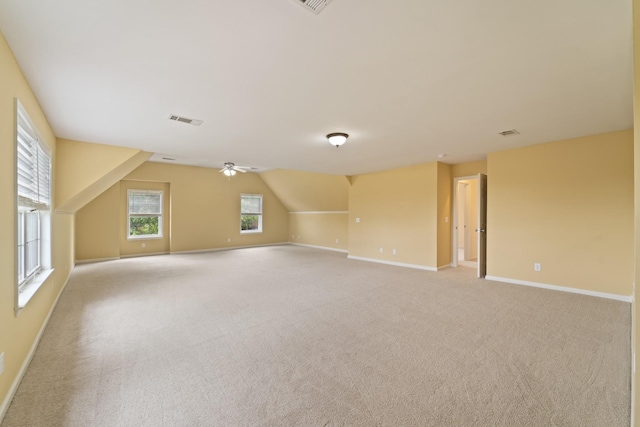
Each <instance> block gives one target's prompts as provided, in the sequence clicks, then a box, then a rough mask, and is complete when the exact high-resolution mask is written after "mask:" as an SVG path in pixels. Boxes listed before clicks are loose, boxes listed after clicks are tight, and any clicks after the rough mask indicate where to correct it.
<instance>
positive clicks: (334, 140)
mask: <svg viewBox="0 0 640 427" xmlns="http://www.w3.org/2000/svg"><path fill="white" fill-rule="evenodd" d="M347 138H349V135H348V134H346V133H342V132H334V133H330V134H329V135H327V139H328V140H329V144H331V145H334V146H336V148H337V147H340V146H341V145H342V144H344V143H345V142H347Z"/></svg>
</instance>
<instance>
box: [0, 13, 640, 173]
mask: <svg viewBox="0 0 640 427" xmlns="http://www.w3.org/2000/svg"><path fill="white" fill-rule="evenodd" d="M296 1H297V0H244V1H238V0H206V1H205V0H181V1H166V0H153V1H152V0H111V1H95V0H90V1H89V0H58V1H47V0H0V31H2V33H3V34H4V36H5V37H6V39H7V40H8V42H9V44H10V46H11V48H12V50H13V52H14V54H15V56H16V58H17V60H18V62H19V64H20V66H21V68H22V70H23V72H24V73H25V75H26V77H27V80H28V81H29V83H30V85H31V87H32V89H33V90H34V92H35V94H36V96H37V97H38V99H39V101H40V103H41V105H42V108H43V110H44V112H45V114H46V115H47V118H48V120H49V122H50V123H51V125H52V127H53V129H54V132H55V133H56V135H57V136H58V137H61V138H68V139H75V140H80V141H87V142H97V143H102V144H111V145H119V146H127V147H134V148H141V149H144V150H146V151H150V152H154V153H161V154H164V155H165V157H167V155H168V157H174V158H176V159H177V161H178V162H182V163H187V164H197V165H203V166H211V167H216V166H221V165H222V163H223V162H225V161H231V162H235V163H236V164H241V165H249V166H256V167H260V168H286V169H298V170H305V171H313V172H324V173H331V174H343V175H354V174H359V173H365V172H371V171H376V170H381V169H389V168H394V167H399V166H404V165H410V164H416V163H422V162H430V161H436V160H439V159H438V154H442V153H446V154H447V157H446V158H444V161H445V162H449V163H461V162H465V161H471V160H479V159H482V158H484V157H485V156H486V154H487V153H488V152H492V151H498V150H503V149H508V148H515V147H521V146H525V145H531V144H536V143H542V142H547V141H553V140H560V139H565V138H571V137H577V136H583V135H591V134H597V133H603V132H609V131H615V130H621V129H627V128H631V127H632V22H631V1H630V0H588V1H585V0H540V1H513V0H492V1H485V2H479V1H477V0H459V1H454V2H452V1H449V0H405V1H378V0H368V1H365V0H333V1H332V2H331V3H330V4H329V5H328V6H327V7H326V8H325V9H324V10H323V11H322V12H321V13H320V14H318V15H315V14H313V13H311V12H309V11H307V10H305V9H304V8H303V7H300V6H299V5H297V4H296V3H295V2H296ZM170 114H176V115H180V116H185V117H188V118H192V119H198V120H203V123H202V124H201V125H200V126H192V125H188V124H184V123H179V122H176V121H171V120H168V119H167V117H168V116H169V115H170ZM512 128H515V129H517V130H518V131H519V132H520V134H519V135H515V136H510V137H503V136H500V135H499V134H498V132H500V131H503V130H507V129H512ZM331 132H346V133H349V134H350V135H351V137H350V138H349V141H348V142H347V144H345V145H344V146H342V147H340V148H335V147H332V146H330V145H329V144H328V143H327V142H326V139H325V135H326V134H328V133H331ZM160 157H162V156H160Z"/></svg>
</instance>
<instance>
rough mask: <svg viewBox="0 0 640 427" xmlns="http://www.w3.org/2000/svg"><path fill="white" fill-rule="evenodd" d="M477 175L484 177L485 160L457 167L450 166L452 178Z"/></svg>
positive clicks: (485, 172) (461, 164)
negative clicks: (480, 174)
mask: <svg viewBox="0 0 640 427" xmlns="http://www.w3.org/2000/svg"><path fill="white" fill-rule="evenodd" d="M479 173H482V174H485V175H486V174H487V161H486V160H480V161H477V162H468V163H460V164H458V165H451V175H452V176H453V177H454V178H460V177H463V176H472V175H478V174H479Z"/></svg>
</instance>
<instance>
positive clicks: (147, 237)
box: [127, 236, 162, 240]
mask: <svg viewBox="0 0 640 427" xmlns="http://www.w3.org/2000/svg"><path fill="white" fill-rule="evenodd" d="M127 240H162V236H129V237H127Z"/></svg>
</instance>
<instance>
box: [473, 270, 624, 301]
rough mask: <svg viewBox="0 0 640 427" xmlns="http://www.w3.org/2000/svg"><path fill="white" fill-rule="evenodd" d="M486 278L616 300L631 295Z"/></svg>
mask: <svg viewBox="0 0 640 427" xmlns="http://www.w3.org/2000/svg"><path fill="white" fill-rule="evenodd" d="M485 279H486V280H493V281H494V282H504V283H512V284H515V285H523V286H531V287H534V288H542V289H551V290H553V291H560V292H569V293H572V294H581V295H589V296H591V297H599V298H607V299H613V300H616V301H624V302H631V300H632V297H631V296H626V295H617V294H609V293H606V292H597V291H587V290H585V289H576V288H569V287H566V286H557V285H547V284H545V283H537V282H528V281H526V280H518V279H507V278H504V277H496V276H486V277H485Z"/></svg>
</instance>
